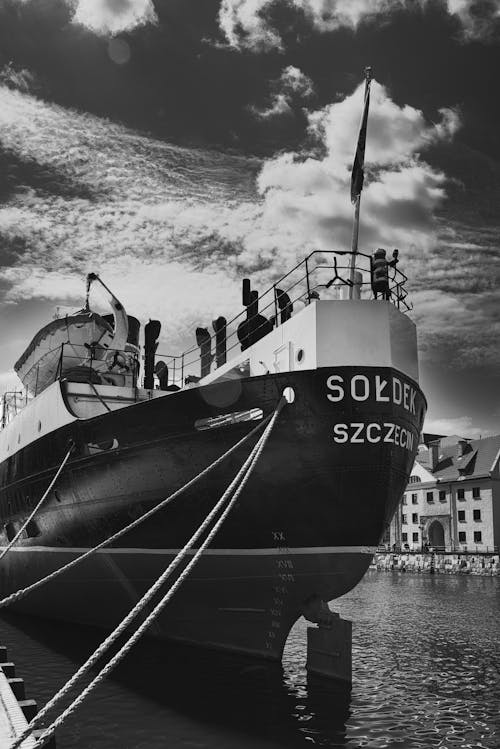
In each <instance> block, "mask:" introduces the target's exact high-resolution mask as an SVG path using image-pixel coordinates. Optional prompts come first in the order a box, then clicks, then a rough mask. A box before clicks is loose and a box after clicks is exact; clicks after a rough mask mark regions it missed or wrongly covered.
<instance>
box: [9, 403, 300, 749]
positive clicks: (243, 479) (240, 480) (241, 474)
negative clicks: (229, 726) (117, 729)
mask: <svg viewBox="0 0 500 749" xmlns="http://www.w3.org/2000/svg"><path fill="white" fill-rule="evenodd" d="M285 404H286V400H285V398H284V397H283V398H282V399H281V400H280V402H279V404H278V406H277V408H276V410H275V411H274V413H273V414H272V416H271V418H270V421H269V423H268V425H267V427H266V429H265V430H264V433H263V434H262V436H261V437H260V438H259V440H258V442H257V443H256V444H255V445H254V447H253V448H252V450H251V452H250V455H249V456H248V458H247V459H246V460H245V462H244V464H243V466H242V467H241V468H240V470H239V471H238V473H237V475H236V476H235V478H234V479H233V480H232V482H231V483H230V485H229V486H228V488H227V489H226V491H225V492H224V494H223V495H222V497H221V498H220V500H219V501H218V502H217V504H216V505H215V506H214V508H213V509H212V510H211V512H210V513H209V514H208V515H207V517H206V518H205V520H204V521H203V523H202V524H201V525H200V526H199V528H198V529H197V531H196V532H195V533H194V534H193V536H191V538H190V539H189V541H188V542H187V544H186V545H185V546H184V548H183V549H182V550H181V551H180V552H179V554H178V555H177V556H176V557H175V558H174V560H173V561H172V562H171V564H170V565H169V566H168V567H167V569H166V570H165V572H163V573H162V575H161V576H160V577H159V578H158V580H157V581H156V582H155V583H154V584H153V585H152V586H151V588H149V590H148V591H147V592H146V593H145V594H144V596H143V597H142V598H141V599H140V601H139V602H138V603H137V604H136V605H135V606H134V608H133V609H132V610H131V611H130V612H129V614H127V616H126V617H125V618H124V619H123V620H122V622H121V623H120V624H119V625H118V626H117V627H116V628H115V630H114V631H113V632H112V633H111V634H110V635H109V636H108V637H107V638H106V639H105V640H104V641H103V642H102V643H101V645H100V646H99V647H98V648H97V649H96V650H95V651H94V653H93V654H92V655H91V656H90V657H89V658H88V659H87V661H86V662H85V663H84V664H83V665H82V666H81V667H80V668H79V669H78V671H77V672H76V673H75V674H74V675H73V676H72V677H71V679H70V680H69V681H68V682H67V683H66V684H65V685H64V686H63V687H62V688H61V689H60V690H59V692H57V694H55V695H54V697H53V698H52V699H51V700H50V701H49V702H48V703H47V704H46V705H45V707H44V708H42V710H40V712H39V713H38V714H37V715H36V716H35V717H34V718H33V720H32V721H31V723H30V724H29V726H28V727H27V728H26V729H25V730H24V731H23V733H22V734H21V735H20V736H18V737H17V738H16V739H15V740H14V742H13V743H12V744H11V745H10V747H9V749H17V747H19V746H20V745H21V744H22V742H23V741H24V740H25V739H26V738H27V737H28V736H29V735H30V734H31V732H32V731H33V730H34V729H35V728H36V727H37V726H39V725H40V722H41V721H42V720H43V718H44V717H45V716H46V714H47V713H48V712H49V711H50V710H51V709H52V708H53V707H54V706H55V705H56V704H57V703H58V702H60V700H61V699H63V698H64V697H65V696H66V694H67V693H68V691H69V690H70V689H71V688H72V687H73V686H74V684H75V683H76V682H77V681H79V680H80V679H81V678H82V677H83V676H84V675H85V674H86V673H87V672H88V671H89V670H90V669H91V668H93V666H94V665H95V663H96V662H97V661H98V660H99V658H100V657H101V656H102V655H103V654H104V653H105V652H106V650H108V649H109V647H111V645H112V644H113V642H115V640H116V639H117V638H118V637H119V636H120V635H121V634H122V633H123V632H124V631H125V630H126V628H127V627H128V625H129V624H130V622H131V621H132V620H133V619H134V618H135V617H136V616H137V615H138V614H139V613H140V612H141V611H142V610H143V609H144V608H145V607H146V606H147V604H148V603H149V601H150V600H151V598H152V597H153V596H154V595H155V593H157V592H158V590H159V589H160V588H161V586H162V585H163V583H164V582H165V581H166V579H167V578H168V577H169V576H170V574H171V572H172V571H173V570H174V569H175V568H176V567H177V566H178V564H179V563H180V561H182V559H183V558H184V557H185V556H186V554H187V553H188V551H189V550H190V548H191V546H192V545H193V544H194V543H196V541H197V539H198V538H199V537H200V535H202V534H203V533H204V532H205V530H206V529H207V528H208V526H209V525H210V523H211V522H212V520H213V518H214V517H215V516H216V515H217V514H218V512H219V510H220V508H221V507H222V506H223V505H224V503H225V502H226V500H227V498H228V496H230V495H231V493H232V492H233V490H234V494H233V496H232V497H231V499H230V500H229V503H228V504H227V506H226V508H225V509H224V510H223V512H222V514H221V516H220V518H219V519H218V520H217V521H216V523H215V525H214V526H213V528H212V530H211V531H210V532H209V533H208V535H207V537H206V539H205V541H203V543H202V544H201V546H200V547H199V549H198V550H197V551H196V553H195V554H194V556H193V558H192V559H191V561H190V562H189V563H188V564H187V566H186V568H185V569H184V570H183V571H182V573H181V574H180V575H179V577H178V578H177V580H176V581H175V582H174V584H173V585H172V586H171V587H170V588H169V590H168V592H167V593H166V594H165V596H164V597H163V598H162V599H161V601H160V602H159V603H158V604H157V605H156V606H155V608H154V609H153V611H151V612H150V614H149V615H148V616H147V617H146V619H145V620H144V621H143V622H142V624H141V625H140V626H139V627H138V628H137V630H136V631H135V632H134V633H133V635H131V636H130V637H129V639H128V640H126V642H125V643H124V644H123V645H122V647H121V648H120V650H118V651H117V653H115V655H114V656H113V658H111V660H110V661H109V662H108V663H107V664H106V666H104V667H103V668H102V669H101V671H100V672H99V673H98V674H97V676H96V677H94V679H93V680H92V681H91V682H90V683H89V684H88V685H87V687H86V688H85V689H84V690H83V691H82V692H81V693H80V694H79V695H78V697H77V698H76V699H75V700H73V702H72V703H71V704H70V705H69V706H68V707H67V708H66V710H64V711H63V712H62V713H61V714H60V715H59V716H58V717H57V718H56V719H55V720H54V721H53V722H52V723H51V725H50V726H49V727H48V728H47V729H46V730H45V731H44V732H43V734H42V735H41V736H40V737H39V738H38V740H37V743H36V745H35V749H39V748H40V747H43V746H44V744H45V743H46V742H47V741H48V740H49V739H50V737H51V736H52V735H53V734H54V732H55V731H56V730H57V729H58V728H59V727H60V726H61V725H62V724H63V723H64V721H65V720H66V718H68V717H69V716H70V715H71V714H72V713H73V712H74V711H75V710H76V709H77V707H78V706H79V705H80V704H81V703H82V702H83V701H84V699H85V698H86V697H87V696H88V695H89V694H90V692H92V691H93V690H94V689H95V687H97V686H98V685H99V684H100V682H101V681H102V680H103V679H105V678H106V676H107V675H108V674H109V673H110V672H111V671H112V670H113V668H114V667H115V666H116V665H118V663H119V662H120V661H121V660H122V659H123V658H124V657H125V655H126V654H127V653H128V652H129V650H130V649H131V648H132V647H133V645H135V643H136V642H137V641H138V640H139V638H140V637H141V636H142V634H143V633H144V632H145V630H146V629H147V628H148V627H149V626H150V624H151V623H152V622H153V621H154V620H155V619H156V618H157V617H158V615H159V614H160V613H161V611H162V610H163V608H164V607H165V606H166V604H167V603H168V602H169V601H170V599H171V598H172V596H173V595H174V593H175V592H176V591H177V589H178V588H179V587H180V585H182V583H183V582H184V580H185V579H186V577H187V576H188V575H189V573H190V571H191V570H192V568H193V567H194V566H195V564H196V563H197V561H198V559H199V558H200V556H201V555H202V554H203V552H204V551H205V549H206V548H207V547H208V546H209V545H210V543H211V542H212V540H213V538H214V536H215V535H216V533H217V531H218V530H219V528H220V526H221V525H222V523H223V522H224V520H225V518H226V517H227V515H228V514H229V512H230V511H231V509H232V507H233V506H234V504H235V503H236V501H237V500H238V497H239V496H240V494H241V492H242V491H243V489H244V487H245V485H246V483H247V481H248V479H249V478H250V475H251V473H252V471H253V469H254V467H255V465H256V463H257V461H258V459H259V457H260V455H261V453H262V451H263V449H264V447H265V444H266V442H267V440H268V439H269V436H270V434H271V431H272V429H273V427H274V424H275V422H276V419H277V418H278V415H279V413H280V411H281V409H282V408H283V406H284V405H285ZM238 484H239V485H238Z"/></svg>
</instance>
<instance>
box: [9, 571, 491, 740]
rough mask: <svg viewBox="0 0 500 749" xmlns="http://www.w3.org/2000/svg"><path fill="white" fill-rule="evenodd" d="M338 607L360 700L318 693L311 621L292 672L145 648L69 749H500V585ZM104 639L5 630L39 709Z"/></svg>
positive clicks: (370, 595)
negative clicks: (312, 673) (307, 664)
mask: <svg viewBox="0 0 500 749" xmlns="http://www.w3.org/2000/svg"><path fill="white" fill-rule="evenodd" d="M332 607H333V608H335V610H337V611H339V612H340V614H341V615H342V616H343V617H345V618H348V619H351V620H352V621H353V684H352V688H349V687H346V686H342V685H338V684H334V683H332V682H328V681H322V680H316V679H310V680H308V678H307V676H306V672H305V669H304V661H305V647H306V645H305V642H306V622H305V621H304V620H301V621H299V622H298V623H297V624H296V626H295V627H294V629H293V630H292V632H291V634H290V637H289V639H288V642H287V646H286V651H285V657H284V663H283V667H282V668H281V667H280V666H278V665H266V664H263V663H260V662H257V661H254V660H250V659H243V658H235V657H232V656H227V655H221V654H214V653H209V652H205V651H202V650H199V649H194V648H187V647H179V646H172V645H165V644H158V643H154V642H153V641H148V640H144V641H143V642H141V643H139V644H138V645H137V646H136V647H135V648H134V649H133V650H132V651H131V653H130V654H129V655H128V657H127V658H126V660H125V661H124V662H123V663H122V664H121V665H120V666H119V667H118V668H117V670H116V671H115V672H114V673H113V675H112V677H111V678H109V679H108V680H107V681H106V682H105V683H104V684H103V685H101V686H100V687H98V689H97V690H96V691H95V692H94V693H93V694H92V695H91V696H90V697H89V698H88V699H87V701H86V702H85V703H84V704H83V706H82V707H80V709H79V710H78V711H77V712H76V713H75V715H73V716H72V717H71V718H70V720H68V722H67V724H65V725H64V726H63V728H61V729H60V730H59V731H58V734H57V741H58V749H115V748H116V749H165V748H166V747H169V749H177V748H179V749H180V748H181V747H182V748H186V749H188V748H191V749H195V748H198V749H234V748H235V747H237V748H240V747H241V748H246V747H248V748H249V749H250V747H252V748H255V747H256V748H259V747H261V748H262V749H272V748H275V749H278V747H310V746H311V744H317V745H319V746H323V747H349V748H352V749H354V748H356V747H369V748H370V749H375V748H377V749H378V748H382V747H392V748H394V749H396V748H397V749H429V748H431V747H440V748H441V749H452V748H453V749H455V747H457V748H458V747H460V748H463V749H465V748H469V749H480V748H484V749H498V747H500V716H499V706H500V636H499V635H500V579H499V578H496V577H471V576H453V575H428V574H425V575H424V574H421V575H408V574H403V573H401V572H377V571H370V572H368V574H367V575H366V576H365V578H364V579H363V581H362V582H361V583H360V584H359V585H358V586H357V587H356V588H355V589H354V590H353V591H352V592H351V593H349V594H348V595H347V596H344V597H343V598H342V599H339V600H338V601H336V602H335V603H334V604H333V605H332ZM101 639H102V633H100V632H99V631H97V630H93V629H86V628H85V629H84V628H82V627H77V626H71V625H63V624H56V623H51V622H47V621H41V620H36V619H32V618H29V617H25V616H20V615H15V614H12V613H10V612H7V613H2V615H1V617H0V643H1V644H5V645H7V647H8V656H9V660H13V661H15V663H16V667H17V673H18V675H19V676H22V677H23V678H24V679H25V682H26V688H27V696H28V697H32V698H35V699H37V701H38V703H39V705H43V704H44V703H45V702H46V701H47V700H48V699H49V698H50V696H52V694H53V693H54V692H55V691H57V689H58V688H59V687H60V686H62V684H63V683H64V682H65V681H66V680H67V679H68V678H69V677H70V676H71V675H72V674H73V673H74V671H75V670H76V668H77V667H78V665H80V664H81V662H82V661H83V660H84V659H85V658H86V657H87V656H88V655H89V654H90V652H91V651H92V650H93V649H94V647H95V646H96V645H97V644H98V643H99V642H100V641H101ZM66 704H67V703H66Z"/></svg>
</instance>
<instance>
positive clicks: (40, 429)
mask: <svg viewBox="0 0 500 749" xmlns="http://www.w3.org/2000/svg"><path fill="white" fill-rule="evenodd" d="M38 431H39V432H41V431H42V422H41V421H39V422H38Z"/></svg>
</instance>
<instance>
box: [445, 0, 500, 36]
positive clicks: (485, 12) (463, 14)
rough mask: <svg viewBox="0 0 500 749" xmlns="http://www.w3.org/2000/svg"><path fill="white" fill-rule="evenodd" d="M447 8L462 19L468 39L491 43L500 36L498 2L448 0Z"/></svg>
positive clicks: (487, 0) (491, 0)
mask: <svg viewBox="0 0 500 749" xmlns="http://www.w3.org/2000/svg"><path fill="white" fill-rule="evenodd" d="M447 6H448V12H449V13H450V14H453V15H455V16H457V17H458V18H459V19H460V22H461V24H462V27H463V31H464V36H465V38H466V39H471V40H473V39H482V40H486V41H489V40H493V39H494V38H495V37H496V38H498V37H499V36H500V6H499V5H498V2H497V0H447Z"/></svg>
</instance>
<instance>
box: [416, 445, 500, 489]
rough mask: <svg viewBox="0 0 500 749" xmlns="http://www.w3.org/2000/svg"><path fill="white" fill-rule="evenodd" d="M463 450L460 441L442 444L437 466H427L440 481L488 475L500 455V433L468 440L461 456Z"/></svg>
mask: <svg viewBox="0 0 500 749" xmlns="http://www.w3.org/2000/svg"><path fill="white" fill-rule="evenodd" d="M462 444H463V442H462ZM461 450H462V445H461V444H460V443H457V444H454V445H447V444H444V445H440V447H439V456H438V462H437V464H436V467H435V468H434V470H433V471H431V469H430V468H428V467H427V466H426V468H427V470H428V471H429V472H430V473H432V475H433V476H434V478H435V479H439V480H440V481H456V480H457V479H459V478H461V477H463V478H468V479H470V478H477V477H479V476H487V475H488V474H489V473H490V471H491V470H492V469H493V466H494V464H495V462H496V460H498V458H499V457H500V434H497V435H495V436H494V437H485V438H484V439H479V440H467V444H466V445H465V451H464V454H463V456H460V453H461ZM418 459H419V456H418V455H417V460H418Z"/></svg>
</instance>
